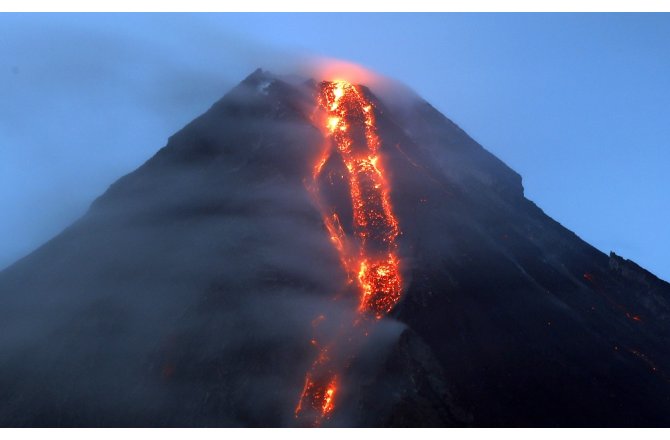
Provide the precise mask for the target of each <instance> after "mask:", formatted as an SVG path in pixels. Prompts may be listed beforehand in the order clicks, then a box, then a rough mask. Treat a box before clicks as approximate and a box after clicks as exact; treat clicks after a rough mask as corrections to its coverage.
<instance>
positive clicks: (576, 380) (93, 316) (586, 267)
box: [0, 70, 670, 426]
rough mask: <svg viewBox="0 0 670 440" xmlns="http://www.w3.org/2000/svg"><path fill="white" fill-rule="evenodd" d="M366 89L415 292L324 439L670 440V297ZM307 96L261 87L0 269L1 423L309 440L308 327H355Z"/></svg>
mask: <svg viewBox="0 0 670 440" xmlns="http://www.w3.org/2000/svg"><path fill="white" fill-rule="evenodd" d="M363 90H364V91H365V93H366V94H367V95H368V97H369V98H370V99H371V100H372V101H373V102H374V103H375V116H376V121H377V126H378V134H379V137H380V140H381V147H380V151H381V154H382V155H383V157H384V160H385V164H386V168H387V170H388V173H389V175H391V176H392V180H391V187H392V192H391V198H392V200H393V206H394V209H395V212H396V215H397V218H398V223H399V224H400V226H401V230H402V235H401V236H400V237H399V238H398V244H399V252H400V258H401V263H402V269H403V280H404V281H405V288H404V294H403V298H402V300H401V302H400V303H399V305H398V306H397V307H396V308H395V309H394V310H393V311H392V312H391V315H390V318H389V319H384V320H382V321H381V322H380V325H379V326H378V328H377V330H376V331H375V333H374V334H371V335H370V337H369V341H368V340H365V341H363V342H361V344H362V349H361V354H360V356H358V357H357V358H356V359H354V360H352V366H351V369H350V374H349V375H348V377H347V378H346V381H345V383H343V384H342V388H343V391H342V394H340V396H341V397H340V398H341V399H342V400H341V401H339V402H338V405H337V407H336V408H337V409H336V411H335V412H334V413H333V416H332V418H331V419H329V420H328V421H326V423H324V426H670V412H669V411H668V410H667V408H668V407H669V405H670V350H669V349H668V344H667V341H668V340H670V331H669V327H668V325H667V323H668V317H669V316H670V305H669V303H668V301H669V299H670V285H669V284H668V283H666V282H665V281H662V280H660V279H658V278H656V277H655V276H654V275H652V274H651V273H649V272H647V271H645V270H644V269H642V268H640V267H639V266H637V265H636V264H635V263H633V262H631V261H628V260H625V259H623V258H621V257H619V256H617V255H615V254H611V255H610V256H607V255H605V254H603V253H602V252H600V251H598V250H597V249H595V248H593V247H592V246H590V245H589V244H588V243H585V242H584V241H582V240H581V239H580V238H579V237H577V236H576V235H575V234H574V233H572V232H570V231H569V230H567V229H565V228H564V227H563V226H561V225H560V224H559V223H557V222H556V221H554V220H552V219H551V218H549V217H548V216H547V215H545V214H544V213H543V212H542V210H541V209H540V208H538V207H537V206H536V205H535V204H534V203H532V202H531V201H529V200H527V199H526V198H525V197H524V194H523V187H522V184H521V178H520V176H519V175H518V174H517V173H515V172H514V171H513V170H511V169H510V168H508V167H507V166H506V165H505V164H504V163H502V162H501V161H500V160H498V159H497V158H496V157H494V156H493V155H491V154H490V153H489V152H487V151H486V150H484V149H483V148H482V147H481V146H480V145H479V144H477V143H476V142H475V141H474V140H472V139H471V138H470V137H469V136H468V135H467V134H466V133H464V132H463V131H462V130H461V129H460V128H458V127H457V126H456V125H455V124H453V123H452V122H451V121H449V120H448V119H447V118H445V117H444V116H443V115H442V114H440V113H439V112H438V111H437V110H435V109H434V108H433V107H432V106H430V105H429V104H428V103H427V102H425V101H423V100H421V99H418V98H416V99H414V100H410V101H408V102H409V103H408V102H405V103H404V104H403V105H402V106H400V105H394V103H393V102H382V101H380V100H379V99H378V98H377V97H375V96H374V95H373V94H372V93H371V92H370V91H369V90H367V89H365V88H363ZM314 96H315V88H314V83H309V82H306V83H300V82H296V81H295V80H288V79H282V78H279V77H276V76H273V75H272V74H270V73H267V72H263V71H260V70H258V71H256V72H254V73H253V74H252V75H251V76H249V77H248V78H247V79H245V80H244V81H243V82H242V83H241V84H240V85H238V86H237V87H236V88H234V89H233V90H232V91H230V92H229V93H228V94H226V96H225V97H224V98H223V99H221V100H220V101H218V102H217V103H215V104H214V105H213V106H212V107H211V108H210V109H209V110H208V111H207V112H206V113H204V114H203V115H202V116H200V117H198V118H197V119H195V120H194V121H193V122H191V123H190V124H188V125H187V126H186V127H184V128H183V129H182V130H181V131H179V132H178V133H176V134H175V135H174V136H172V137H171V138H170V139H169V141H168V143H167V145H166V146H165V147H164V148H162V149H161V150H160V151H158V153H157V154H156V155H155V156H154V157H152V158H151V159H150V160H148V161H147V162H146V163H145V164H144V165H142V166H141V167H140V168H138V169H137V170H135V171H134V172H132V173H130V174H128V175H126V176H124V177H122V178H121V179H119V180H118V181H117V182H116V183H114V184H113V185H112V186H111V187H110V188H109V190H108V191H107V192H106V193H105V194H103V195H102V196H101V197H100V198H98V199H97V200H96V201H95V202H94V203H93V205H92V206H91V208H90V210H89V212H88V213H87V214H86V215H85V216H84V217H83V218H81V219H80V220H79V221H77V222H76V223H75V224H73V225H72V226H70V227H69V228H67V229H66V230H65V231H63V232H62V233H61V234H60V235H58V236H57V237H55V238H54V239H52V240H51V241H49V242H48V243H46V244H45V245H44V246H42V247H41V248H40V249H38V250H37V251H35V252H33V253H32V254H31V255H29V256H27V257H26V258H24V259H22V260H20V261H18V262H17V263H15V264H14V265H13V266H11V267H9V268H8V269H6V270H4V271H3V272H0V426H293V425H295V418H294V408H295V404H296V401H297V399H298V397H299V396H300V393H301V389H302V386H303V379H304V373H305V371H307V370H308V368H309V365H310V362H312V360H313V358H314V355H315V351H314V349H313V347H311V346H310V343H309V341H310V335H311V334H312V332H314V331H315V330H314V327H313V325H312V323H311V322H312V320H313V319H314V318H315V317H317V316H319V314H320V313H321V312H322V311H323V310H329V311H330V314H329V319H328V320H326V321H327V322H326V323H324V324H321V325H320V327H318V331H322V332H332V333H335V332H337V325H338V324H337V322H338V321H337V319H335V318H334V317H337V316H341V317H342V318H343V319H346V317H348V316H349V314H350V313H351V312H350V304H349V303H348V302H347V300H346V299H344V300H341V301H333V299H332V298H333V294H334V293H335V292H337V291H338V290H341V287H342V285H344V284H345V283H346V274H344V273H340V272H342V271H338V270H337V268H339V267H340V263H339V261H338V255H337V253H336V252H335V251H334V249H333V247H332V246H331V245H330V243H329V236H328V234H327V232H326V231H325V228H324V225H323V221H322V218H321V215H320V213H319V211H318V209H317V208H316V207H315V206H314V203H313V200H311V199H310V196H309V194H308V192H307V191H306V190H305V183H304V179H305V176H308V175H309V174H310V173H311V166H312V164H313V163H314V160H315V159H316V158H317V156H318V154H319V148H320V146H321V145H322V144H323V142H324V139H323V134H322V132H321V131H320V130H319V129H318V128H317V127H315V125H314V124H313V123H312V121H311V118H310V117H311V114H312V111H313V108H314ZM325 166H326V168H325V173H326V174H324V175H325V176H328V177H329V178H330V179H331V180H337V178H338V172H339V171H341V166H342V165H341V164H340V163H337V162H336V161H335V160H333V161H331V162H330V163H327V164H326V165H325ZM338 167H339V168H338ZM336 196H337V195H334V196H333V197H336ZM343 226H344V227H345V228H347V227H348V226H347V225H346V224H345V225H343Z"/></svg>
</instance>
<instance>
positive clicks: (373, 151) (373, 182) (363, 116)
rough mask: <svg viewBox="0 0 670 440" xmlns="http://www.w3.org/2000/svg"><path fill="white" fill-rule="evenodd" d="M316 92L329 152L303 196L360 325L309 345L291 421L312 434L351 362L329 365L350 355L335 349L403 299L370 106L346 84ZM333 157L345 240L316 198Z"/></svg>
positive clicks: (336, 218)
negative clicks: (337, 263)
mask: <svg viewBox="0 0 670 440" xmlns="http://www.w3.org/2000/svg"><path fill="white" fill-rule="evenodd" d="M319 92H320V93H319V97H318V107H319V109H320V110H321V111H322V112H323V113H325V122H324V124H323V128H324V132H325V134H326V137H327V141H328V144H327V148H326V149H325V150H324V153H323V155H322V157H320V158H319V160H318V161H317V162H316V164H315V165H314V170H313V175H312V183H311V184H310V185H308V188H309V189H310V192H311V193H312V195H313V196H314V198H315V201H316V203H317V205H318V206H319V209H320V210H321V212H322V216H323V221H324V224H325V226H326V229H327V230H328V232H329V234H330V239H331V242H332V243H333V246H334V247H335V249H336V250H337V252H338V254H339V255H340V260H341V262H342V266H343V267H344V269H345V271H346V272H347V275H348V278H349V281H350V283H353V282H354V281H355V283H356V290H357V291H358V296H359V306H358V310H357V313H358V315H359V318H358V319H356V320H355V321H354V322H353V323H351V324H350V325H349V327H351V328H348V329H347V328H341V331H340V333H341V334H340V335H339V337H337V338H335V340H333V341H332V342H331V343H329V344H327V345H325V346H320V345H319V343H318V341H317V340H316V339H313V340H312V343H313V344H314V345H316V346H317V347H318V348H319V354H318V356H317V359H316V360H315V361H314V363H313V364H312V367H311V369H310V371H309V372H308V373H307V375H306V378H305V385H304V388H303V391H302V394H301V396H300V400H299V402H298V405H297V407H296V410H295V416H296V418H300V419H302V420H303V421H304V422H310V421H311V424H312V425H313V426H319V425H320V424H321V422H322V421H323V420H325V419H328V418H329V417H330V416H331V413H332V412H333V410H334V409H335V404H336V403H337V398H338V393H337V392H338V386H339V382H340V377H341V375H342V373H343V372H342V371H341V370H342V369H346V368H347V365H349V364H350V361H351V359H345V360H343V359H335V357H338V358H342V357H346V356H344V355H343V354H342V353H343V352H344V353H346V352H352V351H353V350H354V349H353V348H350V349H349V350H347V349H343V347H342V345H346V344H352V342H351V341H352V340H353V339H354V338H355V337H360V336H364V335H367V334H368V332H367V329H366V328H365V326H366V325H368V324H366V323H367V322H370V321H374V320H375V319H381V318H382V317H383V316H384V315H386V314H387V313H389V312H390V311H391V310H392V309H393V307H395V305H396V304H397V303H398V301H399V300H400V296H401V293H402V278H401V274H400V261H399V258H398V255H397V243H396V239H397V237H398V235H399V234H400V229H399V226H398V221H397V219H396V217H395V215H394V213H393V207H392V204H391V200H390V195H389V193H390V191H389V183H388V181H387V179H386V175H385V172H384V168H383V164H382V163H381V158H380V155H379V149H380V145H381V142H380V139H379V136H378V135H377V127H376V123H375V114H374V105H373V104H372V102H370V101H369V100H368V99H367V98H366V97H365V95H364V92H363V91H362V90H361V89H360V88H359V87H357V86H354V85H352V84H350V83H348V82H346V81H340V80H338V81H332V82H323V83H321V85H320V90H319ZM333 155H338V156H339V159H340V160H341V162H342V163H343V164H344V166H345V168H346V179H345V180H346V182H345V183H346V184H347V186H348V189H349V200H350V203H351V215H352V216H353V218H352V219H351V220H352V235H353V236H352V237H349V236H348V235H347V234H346V232H345V230H344V228H343V226H342V223H341V221H340V219H341V218H342V216H341V215H340V214H339V213H338V212H336V211H337V210H336V209H335V208H326V203H324V202H323V200H322V197H321V193H320V190H319V183H318V180H319V178H320V176H321V174H322V172H323V169H324V166H325V165H326V163H327V162H328V160H329V159H330V158H331V157H332V156H333ZM342 177H343V178H345V176H344V175H343V176H342ZM343 327H346V324H343ZM334 353H338V354H337V355H336V354H334Z"/></svg>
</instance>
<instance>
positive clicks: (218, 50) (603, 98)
mask: <svg viewBox="0 0 670 440" xmlns="http://www.w3.org/2000/svg"><path fill="white" fill-rule="evenodd" d="M668 54H670V15H669V14H650V15H648V14H582V15H580V14H554V15H542V14H470V15H469V14H410V15H402V14H369V15H366V14H359V15H342V14H328V15H319V14H278V15H273V14H242V15H240V14H205V15H197V14H188V15H178V14H159V15H151V14H129V15H123V14H94V15H91V14H53V15H49V14H34V15H30V14H0V243H2V245H0V268H3V267H5V266H7V265H9V264H11V263H12V262H13V261H15V260H16V259H18V258H20V257H22V256H24V255H26V254H27V253H29V252H30V251H32V250H34V249H35V248H36V247H38V246H39V245H40V244H42V243H44V242H45V241H47V240H48V239H50V238H51V237H53V236H54V235H56V234H57V233H59V232H60V231H61V230H62V229H63V228H65V227H66V226H67V225H69V224H70V223H72V222H73V221H74V220H76V219H77V218H78V217H80V216H81V215H82V214H83V213H84V212H85V211H86V209H87V208H88V206H89V204H90V203H91V202H92V200H93V199H94V198H95V197H97V196H98V195H100V194H101V193H102V192H104V191H105V189H106V188H107V187H108V186H109V185H110V184H111V183H112V182H114V181H115V180H116V179H118V178H119V177H121V176H122V175H124V174H126V173H128V172H130V171H132V170H134V169H135V168H136V167H137V166H139V165H140V164H142V163H143V162H144V161H146V160H147V159H149V158H150V157H151V156H152V155H153V154H154V153H155V152H156V151H157V150H158V149H159V148H161V147H162V146H164V145H165V143H166V141H167V138H168V136H170V135H171V134H173V133H174V132H176V131H177V130H179V129H180V128H181V127H183V126H184V125H185V124H186V123H188V122H189V121H191V120H192V119H193V118H195V117H196V116H198V115H199V114H201V113H202V112H204V111H205V110H207V108H209V106H210V105H211V104H212V103H214V102H215V101H216V100H218V99H219V98H220V97H221V96H222V95H223V94H224V93H225V92H226V91H227V90H229V89H230V88H231V87H232V86H234V85H235V84H236V83H237V82H239V81H241V80H242V79H243V78H244V77H245V76H247V75H248V74H249V73H250V72H251V71H253V70H254V69H255V68H256V67H263V68H265V69H268V70H272V71H276V72H278V73H290V72H291V70H292V69H293V68H294V66H295V65H296V64H297V63H299V62H303V61H304V60H305V59H307V58H309V57H311V56H325V57H332V58H338V59H344V60H348V61H351V62H354V63H358V64H361V65H363V66H365V67H367V68H369V69H371V70H373V71H376V72H379V73H380V74H383V75H386V76H389V77H391V78H394V79H397V80H399V81H401V82H403V83H405V84H406V85H408V86H409V87H410V88H412V89H413V90H415V91H416V92H417V93H418V94H419V95H421V96H422V97H423V98H425V99H426V100H427V101H429V102H430V103H432V104H433V105H434V106H435V107H436V108H438V109H439V110H440V111H441V112H442V113H444V114H445V115H446V116H447V117H449V118H450V119H452V120H453V121H454V122H455V123H457V124H458V125H459V126H461V127H462V128H463V129H464V130H465V131H466V132H468V134H470V135H471V136H472V137H473V138H474V139H475V140H477V141H478V142H479V143H481V144H482V145H483V146H484V147H485V148H486V149H488V150H489V151H491V152H492V153H494V154H495V155H496V156H498V157H499V158H500V159H502V160H503V161H504V162H506V163H507V164H508V165H509V166H511V167H512V168H513V169H514V170H516V171H517V172H519V173H520V174H521V175H522V177H523V182H524V187H525V190H526V196H527V197H528V198H529V199H531V200H533V201H534V202H535V203H537V204H538V205H539V206H540V207H541V208H542V209H543V210H544V211H545V212H546V213H547V214H549V215H550V216H551V217H553V218H554V219H556V220H557V221H559V222H560V223H562V224H563V225H564V226H566V227H567V228H569V229H571V230H572V231H574V232H575V233H576V234H577V235H579V236H580V237H581V238H583V239H584V240H586V241H588V242H589V243H591V244H593V245H594V246H596V247H597V248H598V249H600V250H602V251H604V252H609V251H610V250H613V251H615V252H616V253H617V254H620V255H622V256H623V257H625V258H629V259H632V260H634V261H635V262H637V263H638V264H640V265H642V266H643V267H645V268H647V269H649V270H651V271H652V272H654V273H655V274H657V275H659V276H660V277H662V278H664V279H666V280H670V228H669V227H668V224H670V204H669V203H668V202H667V200H668V195H667V193H668V190H670V172H669V171H668V165H670V111H669V109H670V56H669V55H668Z"/></svg>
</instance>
